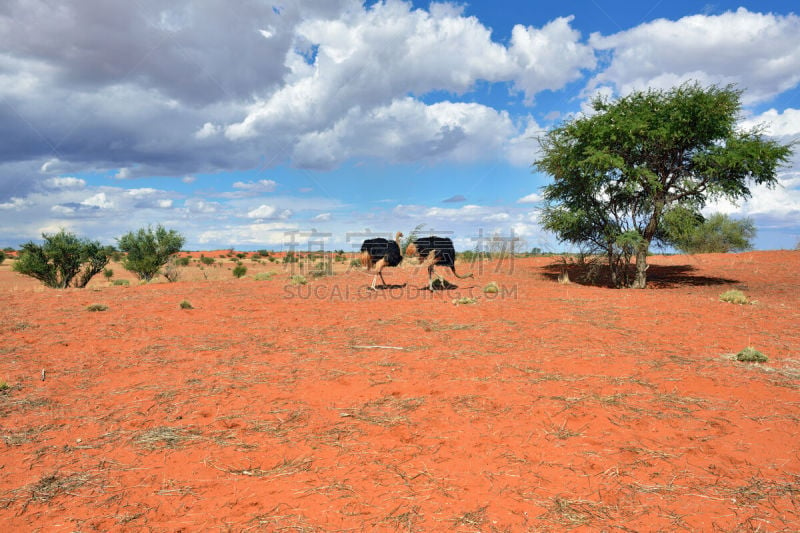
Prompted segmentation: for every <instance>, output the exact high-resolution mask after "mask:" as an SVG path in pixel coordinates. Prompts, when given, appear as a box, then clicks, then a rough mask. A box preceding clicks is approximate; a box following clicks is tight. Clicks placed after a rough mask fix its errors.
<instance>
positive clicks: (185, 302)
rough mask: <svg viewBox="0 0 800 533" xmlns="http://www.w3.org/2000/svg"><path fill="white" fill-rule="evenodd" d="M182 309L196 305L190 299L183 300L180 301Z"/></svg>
mask: <svg viewBox="0 0 800 533" xmlns="http://www.w3.org/2000/svg"><path fill="white" fill-rule="evenodd" d="M180 306H181V309H194V306H193V305H192V304H191V303H189V301H188V300H183V301H182V302H181V303H180Z"/></svg>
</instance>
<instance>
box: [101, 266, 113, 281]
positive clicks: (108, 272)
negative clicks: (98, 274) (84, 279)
mask: <svg viewBox="0 0 800 533" xmlns="http://www.w3.org/2000/svg"><path fill="white" fill-rule="evenodd" d="M103 275H104V276H105V277H106V279H107V280H109V281H110V280H111V278H113V277H114V270H113V269H110V268H106V269H104V270H103Z"/></svg>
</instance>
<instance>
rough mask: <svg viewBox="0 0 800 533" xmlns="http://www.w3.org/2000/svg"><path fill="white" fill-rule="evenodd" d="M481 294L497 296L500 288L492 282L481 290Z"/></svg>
mask: <svg viewBox="0 0 800 533" xmlns="http://www.w3.org/2000/svg"><path fill="white" fill-rule="evenodd" d="M483 292H484V293H486V294H497V293H498V292H500V287H498V286H497V283H496V282H494V281H492V282H491V283H489V284H488V285H487V286H485V287H484V288H483Z"/></svg>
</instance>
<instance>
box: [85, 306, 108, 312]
mask: <svg viewBox="0 0 800 533" xmlns="http://www.w3.org/2000/svg"><path fill="white" fill-rule="evenodd" d="M86 310H87V311H91V312H93V313H96V312H99V311H106V310H108V306H107V305H104V304H92V305H90V306H89V307H87V308H86Z"/></svg>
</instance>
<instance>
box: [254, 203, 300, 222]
mask: <svg viewBox="0 0 800 533" xmlns="http://www.w3.org/2000/svg"><path fill="white" fill-rule="evenodd" d="M246 216H247V218H257V219H282V220H283V219H287V218H289V217H290V216H292V212H291V211H290V210H288V209H284V210H282V211H278V208H276V207H275V206H272V205H260V206H258V207H256V208H255V209H253V210H251V211H248V213H247V215H246Z"/></svg>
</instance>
